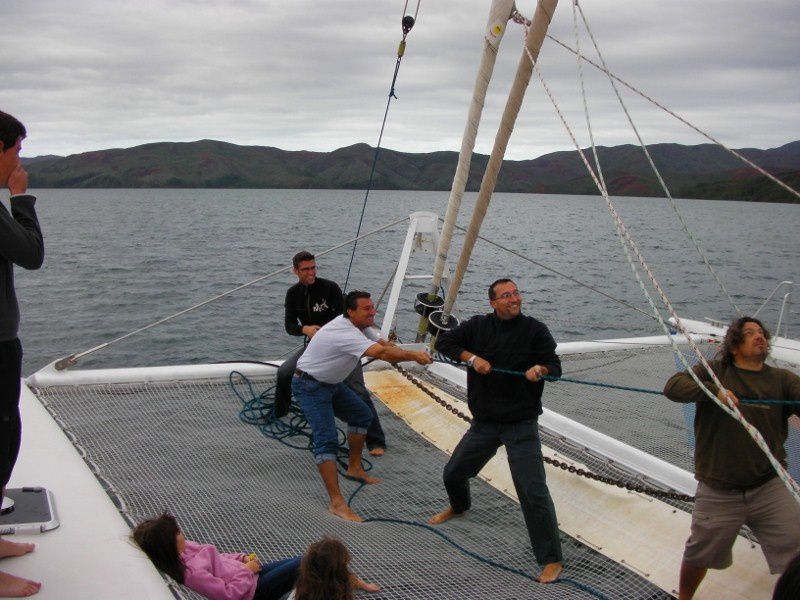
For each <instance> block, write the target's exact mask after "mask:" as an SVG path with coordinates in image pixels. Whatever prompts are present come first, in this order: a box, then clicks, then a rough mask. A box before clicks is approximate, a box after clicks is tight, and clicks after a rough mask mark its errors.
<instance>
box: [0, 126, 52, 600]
mask: <svg viewBox="0 0 800 600" xmlns="http://www.w3.org/2000/svg"><path fill="white" fill-rule="evenodd" d="M25 135H26V131H25V126H24V125H23V124H22V123H20V122H19V121H18V120H17V119H15V118H14V117H12V116H11V115H9V114H6V113H4V112H2V111H0V186H2V187H7V188H8V191H9V193H10V194H11V200H10V202H11V212H10V213H9V211H8V210H7V209H6V207H5V206H4V205H2V204H1V203H0V498H2V497H3V496H4V493H5V489H6V484H8V482H9V480H10V479H11V472H12V470H13V469H14V464H15V463H16V461H17V455H18V454H19V447H20V442H21V440H22V421H21V419H20V415H19V394H20V378H21V377H22V345H21V344H20V342H19V339H18V338H17V330H18V328H19V305H18V304H17V295H16V293H15V291H14V265H15V264H16V265H19V266H20V267H22V268H24V269H38V268H39V267H41V266H42V262H43V261H44V241H43V239H42V231H41V229H40V228H39V221H38V220H37V218H36V211H35V210H34V208H33V205H34V204H35V203H36V197H35V196H31V195H30V194H28V193H27V191H28V174H27V173H26V172H25V169H23V168H22V165H21V164H20V160H19V153H20V150H21V149H22V140H23V139H25ZM33 548H34V546H33V544H18V543H16V542H10V541H7V540H4V539H2V538H0V558H5V557H8V556H20V555H23V554H27V553H28V552H31V551H32V550H33ZM41 585H42V584H41V583H38V582H36V581H30V580H29V579H23V578H21V577H16V576H14V575H10V574H8V573H4V572H2V571H0V596H5V597H20V596H31V595H33V594H35V593H36V592H38V591H39V588H41Z"/></svg>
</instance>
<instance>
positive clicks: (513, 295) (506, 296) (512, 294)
mask: <svg viewBox="0 0 800 600" xmlns="http://www.w3.org/2000/svg"><path fill="white" fill-rule="evenodd" d="M521 295H522V294H520V293H519V290H514V291H513V292H505V293H504V294H500V295H499V296H498V297H497V298H495V300H510V299H511V298H519V297H520V296H521Z"/></svg>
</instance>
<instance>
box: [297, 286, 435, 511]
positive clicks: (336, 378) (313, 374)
mask: <svg viewBox="0 0 800 600" xmlns="http://www.w3.org/2000/svg"><path fill="white" fill-rule="evenodd" d="M344 309H345V313H344V315H341V316H338V317H336V318H335V319H334V320H333V321H331V322H330V323H328V324H327V325H325V326H323V327H322V328H321V329H320V330H319V331H317V332H316V333H315V334H314V337H313V338H311V341H310V342H309V344H308V348H306V351H305V352H304V353H303V355H302V356H301V357H300V359H299V360H298V361H297V370H296V371H295V375H294V378H293V379H292V393H293V394H294V396H295V398H297V401H298V402H299V403H300V407H301V408H302V409H303V414H304V415H305V417H306V419H307V420H308V423H309V425H311V436H312V442H313V450H314V462H315V463H316V464H317V468H318V469H319V474H320V476H321V477H322V481H323V482H324V484H325V489H326V491H327V492H328V496H329V497H330V505H329V507H328V510H330V512H331V513H333V514H334V515H336V516H338V517H341V518H343V519H347V520H349V521H363V519H362V518H361V517H359V516H358V515H357V514H356V513H355V512H353V511H352V510H351V508H350V507H349V506H348V505H347V502H346V501H345V499H344V497H343V496H342V493H341V491H340V489H339V473H338V471H337V470H336V456H337V452H338V449H339V440H338V436H337V432H336V422H335V420H334V417H339V418H340V419H342V420H343V421H345V422H346V423H347V441H348V445H349V447H350V448H349V453H348V454H349V458H348V466H347V476H348V477H349V478H351V479H355V480H358V481H362V482H363V483H377V482H378V481H379V480H378V479H375V478H374V477H370V476H368V475H367V473H366V471H364V467H363V465H362V464H361V450H362V449H363V447H364V439H365V437H366V432H367V428H368V427H369V424H370V422H371V421H372V413H371V412H370V410H369V409H368V408H367V406H366V404H364V402H363V400H362V399H361V398H360V397H359V396H358V394H356V393H355V392H354V391H353V390H352V389H351V388H350V387H349V386H347V385H345V384H344V380H345V378H346V377H347V376H348V374H350V372H351V371H352V370H353V367H354V366H355V365H356V363H357V362H359V361H360V360H361V357H362V356H369V357H370V358H377V359H380V360H385V361H388V362H391V363H396V362H401V361H411V360H413V361H415V362H417V363H419V364H421V365H427V364H430V363H431V362H432V359H431V357H430V355H429V354H428V353H427V352H425V351H424V350H419V351H411V350H403V349H402V348H398V347H397V346H395V345H394V344H392V343H390V342H387V341H385V340H381V339H377V332H375V331H374V330H373V329H372V325H373V324H374V323H375V314H376V311H375V305H374V304H373V303H372V300H371V299H370V295H369V294H368V293H367V292H360V291H357V290H354V291H352V292H350V293H348V294H347V296H346V297H345V301H344ZM367 334H369V335H370V336H374V337H372V338H370V337H367Z"/></svg>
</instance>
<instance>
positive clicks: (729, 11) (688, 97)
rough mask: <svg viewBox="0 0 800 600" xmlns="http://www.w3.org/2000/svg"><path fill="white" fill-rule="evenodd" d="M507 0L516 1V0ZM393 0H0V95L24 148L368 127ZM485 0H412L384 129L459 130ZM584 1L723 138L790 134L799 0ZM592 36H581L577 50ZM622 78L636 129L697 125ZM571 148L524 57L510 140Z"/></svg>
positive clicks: (611, 109) (488, 134)
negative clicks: (652, 102)
mask: <svg viewBox="0 0 800 600" xmlns="http://www.w3.org/2000/svg"><path fill="white" fill-rule="evenodd" d="M410 4H415V3H414V2H413V1H412V2H410ZM518 4H519V6H520V8H521V10H522V11H523V12H524V13H526V14H528V15H530V14H532V12H533V7H534V3H533V1H532V0H520V2H518ZM402 6H403V3H402V2H386V1H384V2H364V1H363V0H360V1H355V0H339V1H337V2H335V3H334V2H330V1H327V2H325V1H323V2H309V1H307V0H295V1H294V2H285V1H282V2H273V1H266V0H264V1H256V0H253V1H224V0H205V1H202V2H198V1H196V0H192V1H191V2H190V1H175V0H149V1H145V2H135V3H134V2H121V1H117V0H106V1H100V0H71V1H69V2H64V1H63V0H38V1H35V2H32V1H28V0H10V1H9V0H6V1H5V2H3V3H2V5H0V18H2V21H3V29H4V35H3V37H2V42H0V43H1V44H2V55H3V60H2V61H1V64H0V81H2V89H0V108H2V109H3V110H6V111H8V112H11V113H13V114H16V115H17V116H19V117H20V118H21V119H22V120H23V121H24V122H25V123H26V125H27V126H28V129H29V131H30V136H29V139H28V140H27V141H26V145H25V151H24V154H25V155H28V156H32V155H36V154H70V153H75V152H82V151H86V150H93V149H100V148H110V147H128V146H132V145H136V144H141V143H147V142H153V141H162V140H172V141H188V140H196V139H201V138H214V139H221V140H226V141H230V142H234V143H239V144H258V145H268V146H277V147H280V148H285V149H294V150H299V149H307V150H318V151H327V150H332V149H334V148H337V147H340V146H344V145H348V144H353V143H357V142H367V143H369V144H375V142H376V141H377V136H378V132H379V127H380V121H381V118H382V116H383V110H384V108H385V103H386V98H387V93H388V88H389V83H390V81H391V76H392V73H393V69H394V63H395V55H394V53H395V50H396V47H397V43H398V42H399V40H400V26H399V21H400V16H401V15H400V13H401V9H402ZM488 6H489V2H488V1H487V0H480V1H479V0H462V1H461V2H458V3H443V2H435V1H433V0H430V1H427V2H423V3H422V6H421V8H420V14H419V19H418V23H417V26H416V27H415V28H414V30H413V31H412V32H411V34H410V36H409V38H408V48H407V51H406V56H405V58H404V59H403V64H402V67H401V70H400V76H399V80H398V85H397V95H398V97H399V100H398V101H396V102H393V103H392V107H391V111H390V115H389V122H388V125H387V128H386V132H385V135H384V141H383V144H384V146H386V147H389V148H394V149H397V150H404V151H414V152H421V151H426V152H427V151H436V150H457V149H458V148H459V146H460V137H461V133H462V130H463V127H464V119H465V117H466V111H467V107H468V103H469V98H470V95H471V91H472V86H473V83H474V78H475V70H476V68H477V63H478V60H479V56H480V52H481V37H482V34H483V29H484V26H485V21H486V14H487V11H488ZM582 6H584V11H585V12H586V14H587V16H588V18H589V19H590V23H591V25H592V28H593V31H594V32H595V35H596V37H597V39H598V41H599V43H600V46H601V49H602V51H603V53H604V56H605V57H606V60H607V61H608V63H609V66H610V68H611V69H612V70H613V71H615V72H616V73H618V74H619V75H620V76H622V77H624V78H625V79H627V80H629V81H631V82H632V83H634V84H635V85H637V86H638V87H640V88H641V89H643V90H645V91H647V92H648V93H650V94H651V95H653V96H654V97H656V98H657V99H659V100H661V101H663V102H664V103H665V104H667V105H668V106H670V107H671V108H673V109H674V110H676V111H677V112H678V113H680V114H681V115H683V116H685V117H687V118H689V119H690V120H693V121H697V123H698V124H699V125H701V126H702V127H704V128H707V129H708V130H709V131H710V132H711V133H713V134H714V135H715V136H717V137H719V138H720V139H721V140H722V141H723V142H725V143H726V144H728V145H730V146H733V147H742V146H751V147H774V146H778V145H781V144H784V143H786V142H788V141H791V140H794V139H797V138H798V137H800V135H798V133H799V132H800V110H798V109H799V108H800V84H798V81H800V77H798V75H800V72H799V71H800V66H799V64H798V60H797V58H798V56H800V52H798V51H799V50H800V38H799V37H798V36H797V35H796V24H797V23H798V17H800V5H798V3H797V2H796V0H763V1H762V2H759V3H750V4H745V3H731V2H729V1H724V2H723V1H720V0H705V1H703V2H697V0H672V1H671V2H669V3H665V2H663V1H655V0H605V1H603V2H584V3H583V4H582ZM551 33H553V35H555V36H556V37H558V38H559V39H561V40H562V41H564V42H565V43H568V44H570V45H574V36H573V33H572V10H571V5H570V2H569V1H567V0H562V2H561V3H560V5H559V7H558V12H557V14H556V18H555V20H554V23H553V26H552V28H551ZM521 42H522V30H521V28H520V27H519V26H516V25H514V24H510V25H509V28H508V32H507V34H506V36H505V39H504V41H503V45H502V47H501V52H500V57H499V59H498V64H497V68H496V71H495V78H494V80H493V82H492V87H491V90H490V94H489V97H488V98H487V103H486V109H485V117H484V122H483V124H482V127H481V133H480V137H479V141H478V147H477V149H478V151H480V152H487V153H488V152H489V151H490V150H491V144H492V140H493V138H494V133H495V130H496V127H497V123H498V120H499V114H500V113H501V111H502V108H503V105H504V103H505V95H506V94H507V91H508V88H509V86H510V83H511V80H512V77H513V72H514V70H515V69H516V64H517V62H518V60H519V56H520V52H521ZM589 44H590V42H589V40H588V39H587V38H586V37H585V36H584V37H582V39H581V46H582V48H583V49H584V50H587V53H588V48H589ZM540 65H541V68H542V71H543V72H544V74H545V77H546V78H547V80H548V84H549V85H551V86H552V89H553V90H554V92H555V93H556V95H557V97H558V102H559V105H560V106H561V107H562V109H563V110H564V112H565V114H566V115H567V117H568V119H569V121H570V123H571V124H572V125H573V126H574V127H575V129H576V133H577V135H578V139H579V142H580V143H581V145H586V144H588V139H589V138H588V134H587V132H586V128H585V125H584V117H583V113H582V104H581V100H580V95H579V92H578V83H577V75H576V73H577V68H576V64H575V59H574V57H573V56H572V55H571V54H569V53H567V52H566V51H564V50H563V49H561V48H559V47H557V46H556V45H555V44H553V43H552V42H550V41H547V42H546V47H545V48H544V50H543V52H542V54H541V58H540ZM584 73H585V76H586V82H587V87H588V88H589V90H590V109H591V111H592V123H593V127H594V130H595V137H596V140H597V142H598V143H599V144H603V145H614V144H620V143H634V142H635V140H634V138H633V136H632V134H631V133H630V131H629V130H628V128H627V126H626V124H625V121H624V119H623V118H622V117H621V113H620V110H619V108H618V106H617V105H616V101H615V100H614V99H613V97H611V96H610V95H609V86H608V83H607V82H606V81H605V80H604V79H603V77H601V75H600V74H599V73H597V72H596V71H594V70H592V69H591V68H586V69H584ZM625 98H626V101H629V102H630V108H631V111H632V113H633V114H634V117H635V119H636V121H637V124H638V125H639V126H640V128H641V133H642V134H643V136H644V138H645V141H646V142H648V143H654V142H665V141H675V142H681V143H702V142H704V140H703V139H702V138H701V137H700V136H698V135H697V134H695V133H692V132H691V131H690V130H688V129H687V128H685V127H684V126H682V125H680V124H678V123H677V122H676V121H674V120H673V119H671V118H668V117H666V116H661V115H659V114H657V113H655V112H654V111H653V110H652V109H651V108H650V107H649V106H647V105H646V104H645V103H644V102H642V101H641V100H639V99H636V98H633V97H632V96H631V95H630V94H629V93H626V94H625ZM571 148H572V145H571V141H570V140H569V138H568V136H567V135H566V133H565V132H564V130H563V128H562V127H561V126H560V125H559V123H558V122H557V120H556V118H555V113H554V110H553V108H552V106H551V105H550V102H549V100H547V98H546V97H545V96H544V94H543V92H542V90H541V86H540V85H539V84H538V81H536V76H535V75H534V81H533V83H532V86H531V89H530V90H529V91H528V93H527V96H526V99H525V103H524V105H523V110H522V114H521V115H520V120H519V122H518V125H517V127H516V129H515V133H514V136H513V138H512V141H511V144H510V146H509V150H508V154H507V155H508V156H509V157H510V158H531V157H535V156H539V155H541V154H543V153H546V152H550V151H554V150H561V149H571Z"/></svg>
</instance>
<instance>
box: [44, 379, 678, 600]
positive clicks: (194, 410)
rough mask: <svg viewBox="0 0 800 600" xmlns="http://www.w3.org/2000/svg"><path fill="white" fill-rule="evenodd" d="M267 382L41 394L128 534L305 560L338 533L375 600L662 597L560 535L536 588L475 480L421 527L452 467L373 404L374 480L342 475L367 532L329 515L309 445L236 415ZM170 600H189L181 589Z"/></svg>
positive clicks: (250, 409) (522, 555) (522, 547)
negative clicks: (170, 520) (157, 527)
mask: <svg viewBox="0 0 800 600" xmlns="http://www.w3.org/2000/svg"><path fill="white" fill-rule="evenodd" d="M272 383H273V382H272V381H271V380H269V379H256V380H253V381H252V382H250V383H249V384H248V382H246V381H245V380H243V379H241V378H235V377H234V378H232V380H231V382H229V381H228V380H223V379H220V380H208V381H190V382H181V381H176V382H143V383H135V384H97V385H83V386H77V387H73V386H61V387H49V388H41V389H38V390H36V393H37V396H38V397H39V398H40V400H41V401H42V402H43V403H44V404H45V406H46V407H47V408H48V410H49V411H50V412H51V414H53V416H54V417H55V418H56V419H57V421H58V422H59V423H60V424H61V426H62V428H63V429H64V430H65V431H66V432H67V433H68V435H69V436H70V438H71V439H72V440H73V443H74V444H75V445H76V446H77V447H78V448H79V449H80V451H81V452H82V453H83V454H84V456H85V459H86V461H87V463H88V464H89V465H90V467H91V468H92V469H93V470H94V471H95V474H96V475H97V476H98V478H99V479H100V481H101V482H102V483H103V484H104V486H105V488H106V490H107V492H108V494H109V495H110V496H111V497H112V499H113V500H114V501H115V503H116V504H117V506H118V507H119V509H120V511H121V512H122V513H123V515H124V516H125V518H126V519H127V520H128V521H129V523H131V524H133V523H136V522H138V521H140V520H142V519H145V518H148V517H152V516H154V515H157V514H160V513H161V512H162V511H164V510H169V511H170V512H172V513H173V514H174V515H175V516H176V518H177V520H178V522H179V524H180V525H181V527H182V528H183V530H184V532H185V534H186V536H187V538H188V539H194V540H196V541H199V542H207V543H213V544H215V545H216V546H217V547H218V548H219V549H220V551H223V552H237V551H245V552H255V553H256V554H257V555H258V556H259V558H260V559H261V560H262V561H270V560H277V559H279V558H283V557H288V556H295V555H299V554H302V552H303V551H304V549H305V548H306V547H307V546H308V545H309V544H310V543H311V542H313V541H316V540H317V539H319V538H320V537H321V536H322V535H326V534H327V535H334V536H336V537H338V538H340V539H342V540H343V541H344V542H345V543H346V544H347V546H348V548H349V549H350V551H351V553H352V556H353V563H352V566H353V569H354V570H355V571H356V572H357V573H358V574H359V576H360V577H362V578H363V579H364V580H366V581H371V582H376V583H379V584H380V585H381V587H382V590H381V592H379V593H377V594H371V595H370V598H374V599H375V600H379V599H390V598H392V599H393V598H421V599H426V598H430V599H434V598H435V599H437V600H438V599H446V598H454V599H459V600H463V599H464V598H501V599H503V598H507V599H511V598H598V597H599V598H667V597H668V595H667V594H665V593H664V592H662V591H661V590H660V589H658V588H657V587H655V586H654V585H653V584H651V583H650V582H648V581H647V580H646V579H645V578H643V577H641V576H640V575H639V574H637V573H635V572H633V571H631V570H629V569H627V568H626V567H625V566H623V565H619V564H617V563H615V562H613V561H611V560H609V559H607V558H605V557H603V556H602V555H600V554H599V553H597V552H596V551H595V550H593V549H592V548H590V547H588V546H586V545H584V544H581V543H580V542H578V541H577V540H575V539H573V538H572V537H570V536H568V535H566V534H563V533H562V545H563V548H564V560H565V563H566V564H567V565H568V571H565V580H564V581H562V582H559V583H556V584H549V585H541V584H537V583H535V582H534V581H533V580H532V577H533V576H534V575H535V574H536V573H537V572H538V569H537V568H536V567H535V559H534V556H533V553H532V550H531V548H530V542H529V540H528V537H527V530H526V528H525V525H524V522H523V518H522V514H521V511H520V510H519V507H518V505H517V504H516V502H514V501H513V500H511V499H509V498H508V497H507V496H505V495H504V494H502V493H500V492H498V491H497V490H495V489H494V488H492V487H491V486H490V485H488V484H487V483H485V482H483V481H482V480H478V479H476V480H474V481H473V484H472V497H473V508H472V509H471V510H470V513H469V516H468V517H467V518H463V519H454V520H452V521H450V522H448V523H447V525H446V526H445V527H442V526H440V527H438V528H435V529H434V528H430V527H428V526H427V525H426V521H427V518H428V517H430V516H431V515H433V514H435V513H436V512H438V511H439V510H441V509H442V508H443V507H444V506H446V505H447V496H446V494H445V491H444V487H443V485H442V481H441V477H442V471H443V468H444V465H445V463H446V461H447V458H448V457H447V455H446V454H445V453H444V452H442V451H440V450H439V449H437V448H436V447H434V446H432V445H431V444H429V443H428V442H426V441H425V440H424V439H423V438H421V437H420V436H419V435H418V434H417V433H416V432H414V431H413V430H411V429H409V428H408V427H407V426H406V425H405V424H404V423H403V422H402V421H401V420H400V419H398V418H396V417H395V416H394V414H393V413H391V412H390V411H389V410H388V409H386V408H385V407H384V406H383V405H382V404H381V403H380V402H376V407H377V409H378V413H379V415H380V418H381V422H382V425H383V428H384V430H385V432H386V434H387V440H388V444H389V449H388V452H387V453H386V455H385V456H383V457H380V458H376V459H374V460H373V463H374V469H373V474H374V475H376V476H378V477H380V478H382V482H381V483H379V484H377V485H370V486H364V487H363V488H362V489H359V488H360V484H358V483H356V482H351V481H348V480H346V479H343V478H340V485H341V487H342V492H343V494H344V495H345V498H348V499H349V500H350V501H351V503H352V506H353V508H354V510H356V512H358V513H359V514H360V515H361V516H362V517H364V518H365V519H367V520H368V521H369V522H367V523H351V522H347V521H344V520H342V519H339V518H337V517H334V516H333V515H331V514H330V513H328V512H327V510H326V507H327V496H326V493H325V490H324V488H323V486H322V483H321V481H320V479H319V474H318V472H317V469H316V468H315V465H314V463H313V459H312V456H311V453H310V452H309V451H308V450H307V445H308V441H307V438H304V437H303V435H302V434H301V433H299V432H298V433H297V435H295V434H294V433H290V434H287V429H286V428H282V427H278V429H277V430H276V429H275V427H274V424H273V425H272V426H269V425H268V426H267V427H266V428H265V427H263V425H264V423H261V424H259V426H253V425H252V424H248V423H246V422H244V421H243V420H242V419H241V418H240V412H241V411H242V409H243V408H247V410H246V411H245V414H244V415H243V416H244V417H246V418H247V420H253V417H254V416H256V415H257V414H261V415H263V416H264V418H265V419H267V420H268V419H269V413H270V410H269V409H270V406H269V398H268V394H265V395H264V396H261V391H264V390H267V389H268V388H270V387H271V386H272ZM231 385H233V386H234V388H235V389H236V391H237V393H238V394H239V395H240V396H241V397H242V398H245V399H246V402H247V403H248V406H246V407H243V405H242V402H241V401H240V400H239V398H237V396H236V395H235V394H234V393H233V392H232V390H231ZM251 387H252V390H255V391H256V393H257V394H256V396H255V397H253V395H252V394H253V393H252V391H251ZM555 387H558V386H549V388H550V389H552V388H555ZM259 398H260V399H259ZM257 402H263V403H264V406H261V407H258V406H256V403H257ZM284 420H285V422H287V423H288V422H289V421H290V420H291V417H286V418H284ZM296 425H298V423H297V422H294V423H293V424H292V425H291V426H290V427H289V429H294V427H295V426H296ZM270 427H271V429H270ZM262 429H264V432H265V433H269V432H270V431H272V432H273V434H274V433H275V432H276V431H277V435H265V434H264V433H262ZM298 431H299V427H298ZM285 434H286V435H285ZM279 438H280V439H279ZM356 492H357V493H356ZM175 591H176V593H177V594H178V595H179V596H182V597H185V598H195V597H197V596H196V595H195V594H194V593H192V592H190V591H188V590H186V589H185V588H183V587H181V586H177V585H176V586H175Z"/></svg>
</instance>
